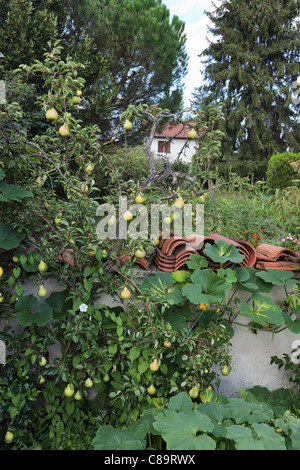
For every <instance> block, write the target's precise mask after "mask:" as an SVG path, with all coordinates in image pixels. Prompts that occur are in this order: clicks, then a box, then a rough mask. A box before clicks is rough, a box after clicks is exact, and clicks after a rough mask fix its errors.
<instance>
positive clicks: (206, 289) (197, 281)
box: [182, 269, 231, 305]
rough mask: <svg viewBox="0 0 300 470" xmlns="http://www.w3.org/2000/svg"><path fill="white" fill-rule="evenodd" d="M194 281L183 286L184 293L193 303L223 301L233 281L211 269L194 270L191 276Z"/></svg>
mask: <svg viewBox="0 0 300 470" xmlns="http://www.w3.org/2000/svg"><path fill="white" fill-rule="evenodd" d="M191 281H192V282H193V283H191V284H187V285H185V286H184V287H183V289H182V293H183V294H184V295H185V296H186V297H187V298H188V299H189V301H190V302H192V303H193V304H200V303H203V304H207V305H209V304H211V303H213V302H218V301H221V300H222V299H223V298H224V297H225V292H226V290H229V289H230V287H231V283H229V282H228V281H227V280H226V279H225V278H224V277H222V276H218V275H217V274H215V273H214V272H213V271H212V270H211V269H204V270H201V271H199V270H197V271H194V272H193V274H192V276H191Z"/></svg>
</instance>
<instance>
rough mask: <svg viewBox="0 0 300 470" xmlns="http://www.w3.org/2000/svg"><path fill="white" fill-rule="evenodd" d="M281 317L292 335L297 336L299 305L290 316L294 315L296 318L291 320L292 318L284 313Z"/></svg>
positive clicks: (299, 321)
mask: <svg viewBox="0 0 300 470" xmlns="http://www.w3.org/2000/svg"><path fill="white" fill-rule="evenodd" d="M282 315H283V319H284V323H285V324H286V326H287V328H288V329H289V330H290V331H291V332H292V333H295V334H296V335H298V334H299V333H300V305H299V306H298V307H296V308H295V309H294V310H293V312H292V316H293V315H295V317H296V318H294V319H292V317H291V316H290V315H288V314H287V313H285V312H283V313H282Z"/></svg>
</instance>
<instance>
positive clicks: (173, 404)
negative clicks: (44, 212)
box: [168, 392, 194, 413]
mask: <svg viewBox="0 0 300 470" xmlns="http://www.w3.org/2000/svg"><path fill="white" fill-rule="evenodd" d="M193 408H194V404H193V402H192V400H191V398H190V397H189V395H188V394H187V393H186V392H180V393H178V394H177V395H175V396H174V397H171V398H170V401H169V405H168V409H169V410H171V411H178V412H182V413H190V412H191V411H193Z"/></svg>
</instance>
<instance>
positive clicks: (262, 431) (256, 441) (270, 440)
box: [227, 423, 286, 450]
mask: <svg viewBox="0 0 300 470" xmlns="http://www.w3.org/2000/svg"><path fill="white" fill-rule="evenodd" d="M227 438H228V439H231V440H234V441H235V446H236V449H237V450H286V446H285V440H284V438H283V437H281V436H280V435H279V434H278V433H276V432H275V430H274V428H272V427H271V426H268V425H267V424H265V423H260V424H259V423H255V424H253V425H252V426H251V427H243V426H241V425H238V424H237V425H233V426H230V427H228V429H227Z"/></svg>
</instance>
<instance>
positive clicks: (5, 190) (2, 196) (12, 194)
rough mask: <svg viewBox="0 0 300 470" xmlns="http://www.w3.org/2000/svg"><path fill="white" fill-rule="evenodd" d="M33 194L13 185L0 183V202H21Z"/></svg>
mask: <svg viewBox="0 0 300 470" xmlns="http://www.w3.org/2000/svg"><path fill="white" fill-rule="evenodd" d="M31 196H33V194H32V193H31V192H29V191H26V189H23V188H20V187H19V186H15V185H14V184H8V183H5V181H1V182H0V202H10V201H16V202H21V201H22V200H23V199H24V198H26V197H31Z"/></svg>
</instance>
